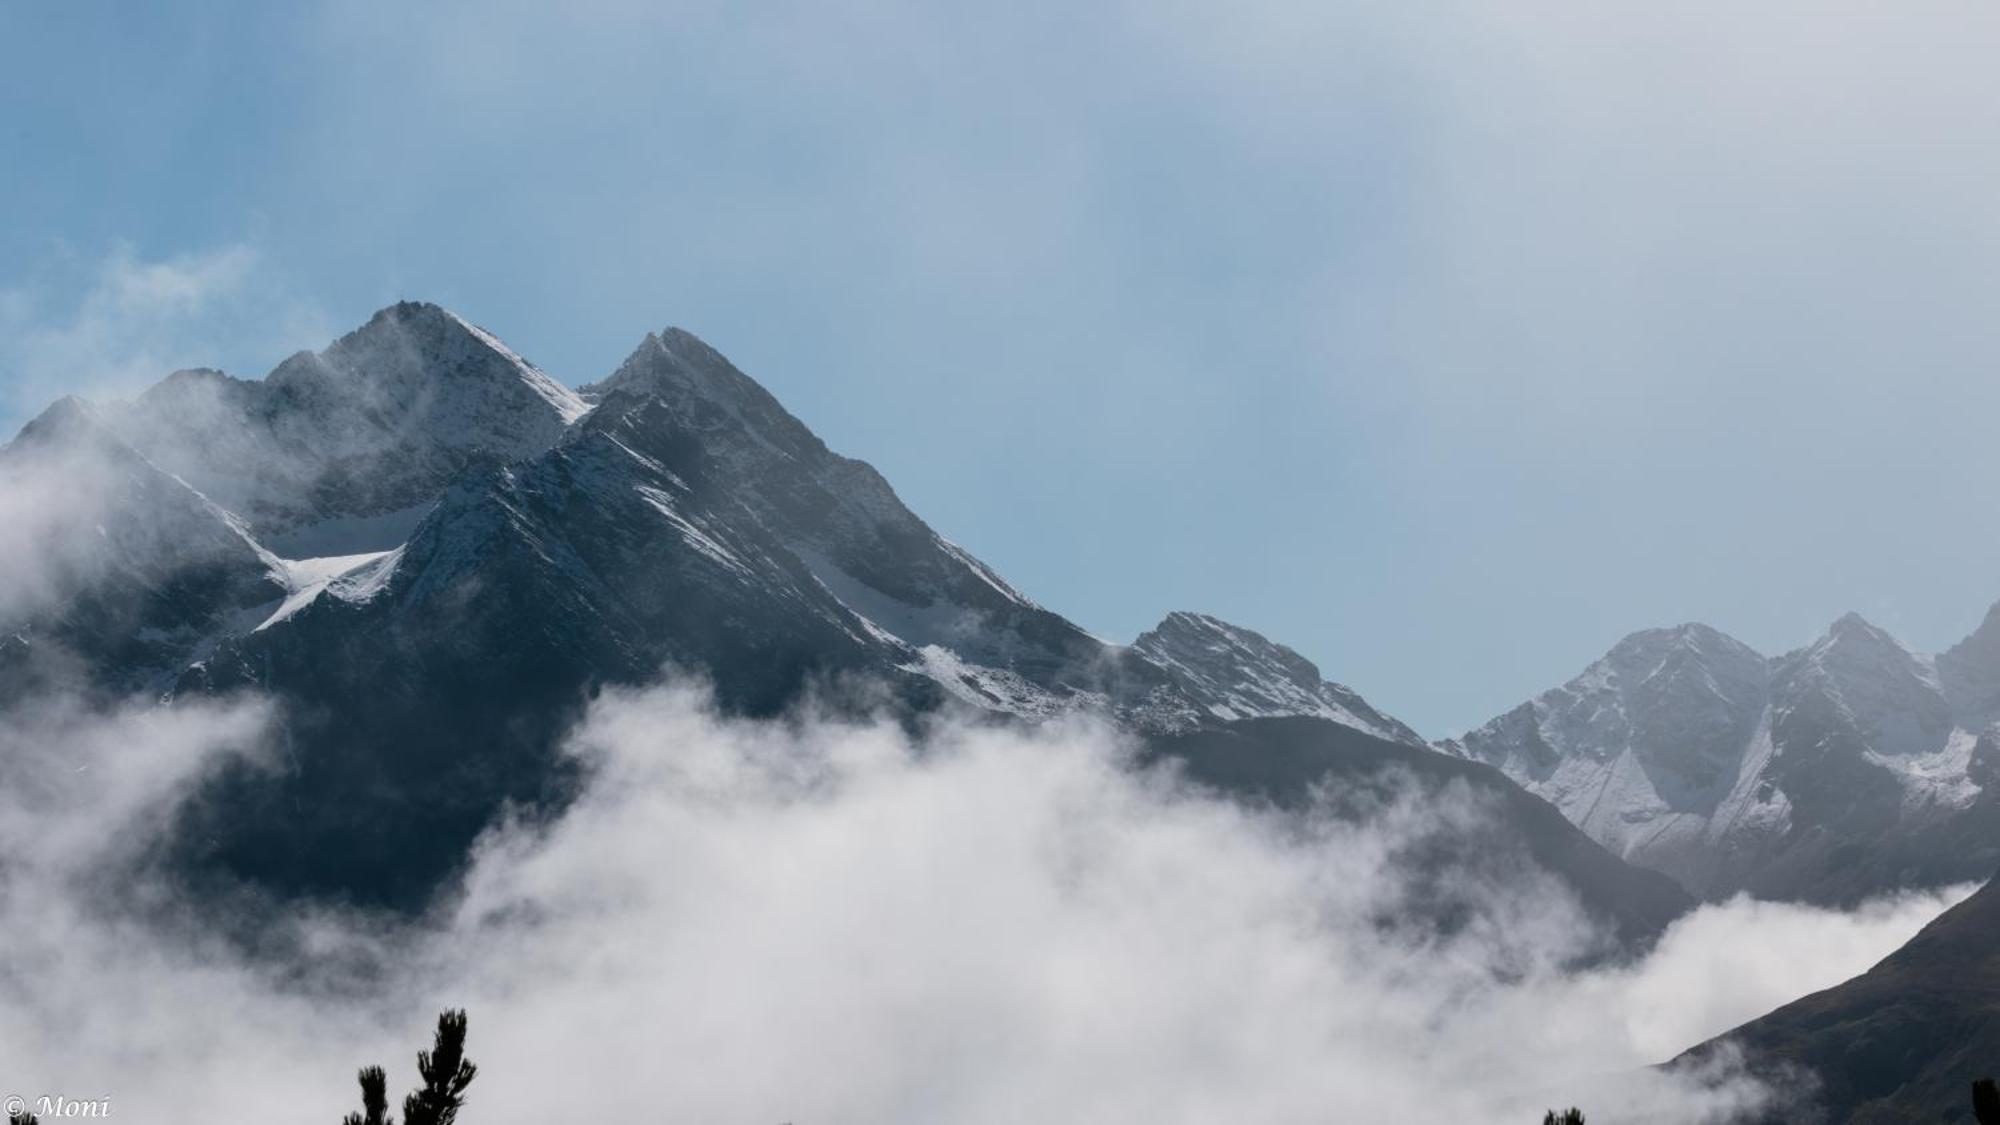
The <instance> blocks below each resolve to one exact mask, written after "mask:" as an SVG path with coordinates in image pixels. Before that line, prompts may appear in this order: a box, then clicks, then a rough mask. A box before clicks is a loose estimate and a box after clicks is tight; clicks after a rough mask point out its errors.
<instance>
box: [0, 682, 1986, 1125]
mask: <svg viewBox="0 0 2000 1125" xmlns="http://www.w3.org/2000/svg"><path fill="white" fill-rule="evenodd" d="M264 721H265V715H264V713H263V712H261V711H259V710H257V709H246V708H240V707H230V708H216V707H191V706H187V705H178V706H175V707H173V708H169V709H166V710H153V709H145V710H136V711H124V712H118V713H114V714H109V715H98V716H94V717H90V718H85V717H83V716H81V715H79V714H76V713H69V714H63V715H54V716H50V717H47V718H44V719H41V720H38V721H37V722H36V723H35V724H34V725H33V726H22V727H18V728H14V731H13V732H12V733H10V734H9V735H8V736H7V737H8V741H7V744H6V745H5V746H4V747H0V750H4V753H0V761H4V762H6V763H8V764H7V769H8V770H9V777H8V784H7V785H6V786H5V787H4V792H5V793H6V795H7V797H6V800H5V801H4V802H0V810H4V811H0V841H4V842H5V843H6V844H7V845H8V854H9V855H10V856H13V857H19V858H18V859H17V860H16V861H15V862H12V863H8V864H6V865H4V866H0V871H4V872H5V874H4V879H5V882H4V884H0V904H4V905H0V935H4V936H0V965H4V966H5V967H6V970H7V971H6V972H4V973H0V1002H4V1003H5V1005H6V1006H7V1008H8V1009H9V1011H10V1012H12V1013H14V1015H15V1018H10V1019H9V1020H7V1021H4V1022H0V1057H4V1058H6V1059H7V1060H8V1061H9V1075H8V1078H9V1080H10V1081H13V1082H16V1083H17V1084H21V1085H23V1086H24V1087H25V1088H26V1090H27V1091H28V1092H30V1093H33V1092H60V1093H65V1094H69V1095H71V1096H93V1097H96V1096H110V1097H112V1098H113V1099H114V1101H115V1102H116V1104H117V1105H118V1107H119V1112H120V1113H121V1114H123V1115H131V1116H136V1117H143V1119H145V1120H148V1121H160V1122H173V1121H195V1120H212V1119H213V1118H214V1116H215V1115H216V1113H218V1112H226V1114H227V1116H229V1117H232V1118H238V1119H245V1120H250V1119H293V1118H303V1117H308V1116H311V1115H313V1114H322V1115H326V1116H328V1117H332V1116H334V1115H336V1114H337V1112H340V1111H344V1110H345V1108H347V1103H348V1102H349V1101H350V1100H352V1099H351V1072H352V1070H353V1069H354V1068H355V1067H357V1066H359V1065H361V1064H362V1063H365V1062H372V1061H381V1062H384V1063H386V1064H388V1065H389V1066H390V1068H391V1080H392V1084H393V1083H395V1082H399V1081H401V1080H402V1079H403V1078H404V1077H407V1076H408V1061H407V1060H408V1057H409V1055H410V1051H411V1050H412V1049H413V1048H414V1047H415V1046H416V1045H418V1044H419V1042H420V1041H421V1040H422V1038H423V1036H424V1033H425V1026H426V1023H427V1021H428V1019H429V1018H430V1017H431V1016H432V1015H434V1013H435V1011H436V1010H437V1009H439V1008H441V1007H443V1006H446V1005H454V1006H456V1005H464V1006H467V1007H469V1008H470V1009H471V1011H472V1015H473V1034H472V1053H473V1057H474V1058H475V1059H477V1060H478V1061H479V1062H480V1063H481V1066H482V1075H481V1078H480V1080H479V1083H478V1085H477V1086H476V1087H475V1088H474V1094H475V1097H474V1101H473V1106H472V1108H471V1109H470V1110H468V1120H469V1121H478V1122H481V1123H482V1125H504V1123H506V1122H512V1121H521V1122H526V1121H531V1120H546V1119H547V1118H548V1117H550V1116H566V1117H573V1118H579V1119H585V1120H610V1119H652V1120H710V1121H746V1122H770V1123H776V1122H780V1121H800V1122H806V1121H848V1122H893V1121H908V1122H939V1121H950V1122H967V1123H978V1122H993V1123H1000V1122H1017V1121H1021V1120H1043V1121H1079V1122H1081V1121H1101V1120H1152V1121H1163V1122H1204V1121H1214V1120H1221V1119H1234V1120H1255V1121H1261V1122H1284V1121H1298V1122H1306V1121H1315V1122H1316V1121H1324V1120H1327V1119H1329V1117H1330V1116H1331V1117H1338V1118H1341V1119H1366V1118H1369V1117H1377V1116H1379V1117H1393V1118H1395V1119H1398V1120H1416V1121H1440V1122H1442V1121H1456V1120H1508V1119H1515V1118H1518V1119H1521V1120H1528V1119H1530V1118H1531V1117H1533V1116H1536V1115H1538V1114H1539V1112H1540V1108H1541V1104H1542V1103H1544V1102H1547V1103H1553V1102H1556V1101H1566V1100H1586V1101H1587V1103H1588V1108H1590V1109H1591V1111H1592V1112H1593V1114H1600V1115H1602V1116H1604V1117H1605V1118H1606V1119H1609V1120H1618V1121H1661V1122H1686V1121H1695V1120H1725V1119H1726V1113H1727V1112H1728V1111H1729V1110H1731V1109H1733V1108H1738V1107H1742V1106H1746V1105H1751V1104H1755V1103H1756V1102H1757V1101H1758V1099H1759V1098H1760V1097H1762V1096H1764V1091H1763V1090H1762V1088H1761V1087H1759V1086H1757V1085H1756V1084H1754V1083H1751V1082H1749V1081H1747V1080H1745V1079H1743V1078H1741V1077H1740V1076H1735V1075H1731V1074H1729V1073H1726V1072H1721V1073H1711V1074H1708V1075H1705V1076H1701V1077H1699V1078H1693V1077H1690V1078H1681V1079H1668V1078H1665V1077H1662V1076H1659V1075H1657V1074H1653V1073H1649V1072H1642V1071H1637V1070H1635V1068H1638V1067H1641V1066H1643V1065H1645V1064H1648V1063H1653V1062H1657V1061H1660V1060H1661V1059H1663V1058H1664V1057H1666V1056H1668V1055H1671V1054H1672V1053H1674V1052H1675V1051H1676V1050H1678V1049H1679V1048H1681V1047H1683V1046H1686V1045H1689V1044H1691V1043H1692V1042H1694V1041H1696V1040H1698V1039H1700V1038H1703V1037H1705V1036H1707V1035H1710V1034H1713V1033H1716V1032H1719V1031H1722V1030H1724V1029H1726V1028H1727V1027H1728V1026H1731V1025H1732V1024H1734V1023H1735V1022H1738V1021H1740V1020H1742V1019H1744V1018H1747V1017H1749V1016H1752V1015H1755V1014H1758V1013H1759V1012H1761V1011H1763V1010H1765V1009H1767V1008H1769V1007H1772V1006H1774V1005H1776V1004H1778V1003H1781V1002H1783V1001H1786V1000H1789V999H1791V998H1792V997H1793V996H1795V995H1797V994H1798V993H1799V992H1801V991H1804V990H1807V989H1811V988H1816V987H1821V986H1823V985H1826V984H1831V983H1833V982H1835V981H1837V980H1839V979H1841V978H1843V977H1845V976H1848V975H1851V974H1853V973H1855V972H1858V971H1859V970H1861V969H1862V968H1865V967H1866V965H1867V964H1869V963H1870V962H1871V961H1873V960H1874V959H1876V958H1878V957H1879V956H1881V955H1883V954H1885V953H1887V952H1888V951H1889V950H1890V949H1892V948H1893V947H1894V946H1896V945H1897V944H1899V943H1900V942H1902V941H1903V940H1904V939H1906V938H1907V937H1908V936H1909V935H1910V934H1911V933H1912V932H1914V930H1915V929H1916V928H1917V927H1918V926H1919V925H1920V924H1921V923H1922V922H1923V921H1924V920H1926V919H1927V918H1928V917H1930V916H1931V915H1932V914H1934V913H1935V912H1936V911H1938V910H1939V909H1941V908H1942V906H1943V905H1944V904H1945V903H1946V901H1947V898H1948V896H1914V897H1910V898H1907V899H1903V900H1899V901H1897V902H1894V903H1889V904H1880V905H1876V906H1871V907H1869V908H1866V909H1863V910H1861V911H1858V912H1856V913H1853V914H1846V915H1843V914H1834V913H1827V912H1821V911H1815V910H1809V909H1804V908H1794V907H1777V906H1770V905H1757V904H1751V903H1747V902H1737V903H1731V904H1728V905H1724V906H1720V907H1708V908H1704V909H1703V910H1701V911H1699V912H1698V913H1696V914H1695V915H1693V916H1691V917H1689V918H1688V919H1686V920H1684V921H1682V922H1681V923H1679V924H1677V925H1676V926H1675V927H1674V928H1673V929H1672V930H1671V931H1669V933H1668V934H1667V935H1666V937H1665V938H1664V940H1663V941H1662V942H1661V944H1660V946H1659V948H1658V950H1657V951H1656V952H1655V953H1654V954H1653V955H1652V956H1650V957H1649V958H1647V959H1646V960H1644V961H1643V962H1641V963H1638V964H1635V965H1631V966H1625V967H1611V968H1603V969H1599V970H1595V971H1591V972H1585V973H1580V974H1566V973H1564V972H1563V971H1562V970H1561V969H1560V968H1559V967H1558V966H1559V964H1560V962H1561V960H1562V959H1563V957H1564V955H1565V953H1566V952H1569V951H1574V950H1576V949H1578V948H1582V947H1585V946H1587V945H1588V943H1590V942H1591V941H1592V940H1594V938H1595V936H1596V935H1593V934H1591V933H1590V932H1589V931H1588V928H1587V926H1585V924H1584V923H1583V922H1582V920H1581V914H1580V912H1579V911H1578V910H1577V909H1576V907H1575V906H1574V904H1573V903H1571V902H1570V901H1568V899H1567V898H1566V897H1565V896H1564V895H1563V894H1562V893H1561V892H1560V890H1559V889H1558V888H1557V887H1556V886H1555V885H1554V884H1553V883H1551V882H1549V881H1546V880H1537V879H1526V880H1523V881H1522V882H1520V883H1519V884H1518V885H1504V886H1489V887H1484V888H1480V890H1479V899H1478V901H1479V904H1480V911H1479V914H1480V918H1479V921H1478V922H1477V923H1476V924H1474V925H1472V926H1469V927H1467V928H1466V929H1465V930H1464V931H1463V932H1461V933H1460V934H1459V935H1458V936H1456V937H1437V936H1435V935H1418V934H1416V933H1413V932H1412V931H1410V930H1408V929H1402V928H1397V927H1394V926H1389V927H1386V928H1385V927H1384V926H1383V925H1382V922H1381V920H1382V918H1383V917H1384V916H1385V914H1393V910H1385V908H1389V907H1393V905H1394V904H1395V903H1396V901H1397V898H1398V896H1399V894H1401V888H1402V881H1401V878H1400V875H1401V873H1400V872H1399V869H1398V866H1399V865H1398V859H1397V857H1398V855H1399V854H1401V853H1402V852H1403V851H1404V850H1406V849H1407V848H1408V846H1409V845H1411V844H1412V843H1413V842H1415V841H1418V840H1420V839H1421V838H1422V837H1423V835H1424V834H1425V833H1429V832H1439V831H1451V830H1453V828H1454V826H1458V825H1462V824H1463V823H1464V821H1465V819H1466V818H1469V817H1476V816H1479V815H1481V810H1480V809H1479V808H1478V807H1477V806H1476V805H1473V804H1470V803H1465V802H1461V801H1458V800H1455V799H1453V798H1452V797H1451V796H1450V795H1449V794H1438V793H1421V792H1414V791H1413V792H1411V793H1410V794H1409V795H1408V796H1407V797H1406V798H1405V799H1403V800H1402V801H1400V802H1397V803H1395V804H1393V805H1392V806H1391V807H1390V808H1388V809H1386V810H1385V811H1384V812H1383V814H1382V815H1381V816H1380V817H1378V818H1376V819H1373V820H1371V821H1369V822H1367V823H1365V824H1359V825H1357V824H1350V823H1345V822H1340V821H1334V820H1330V819H1327V820H1316V821H1309V822H1305V823H1301V822H1297V821H1284V820H1278V819H1273V818H1269V817H1266V816H1263V815H1260V814H1255V813H1252V812H1248V811H1245V810H1243V809H1241V808H1239V807H1237V806H1234V805H1232V804H1228V803H1224V802H1221V801H1218V800H1214V799H1210V798H1208V797H1204V796H1202V795H1200V794H1197V793H1194V792H1191V791H1189V790H1187V789H1186V788H1185V787H1183V786H1182V785H1180V784H1178V783H1177V782H1175V781H1174V780H1173V779H1172V777H1170V776H1169V775H1166V774H1162V773H1158V772H1153V773H1140V772H1135V771H1134V770H1133V769H1132V768H1131V766H1130V762H1129V758H1128V756H1127V753H1126V748H1125V747H1122V746H1121V745H1120V743H1119V740H1118V738H1117V737H1116V736H1114V735H1113V734H1112V733H1110V732H1108V731H1105V730H1103V729H1100V728H1097V727H1094V726H1092V725H1089V724H1087V723H1084V724H1075V725H1067V726H1060V727H1056V728H1050V729H1045V730H1041V731H1038V732H1021V731H1016V730H1002V729H991V728H980V727H969V726H963V725H957V724H950V723H947V724H942V725H939V726H937V727H936V728H935V729H932V730H930V731H928V732H926V733H924V734H923V735H921V736H916V737H913V736H911V735H909V734H907V733H905V732H904V731H903V730H902V729H901V728H899V727H897V726H894V725H888V724H874V723H857V722H852V721H841V720H834V719H824V718H808V717H794V718H792V719H789V720H785V721H772V722H749V721H738V720H731V719H725V718H721V717H718V716H717V715H716V714H715V713H714V712H713V711H712V710H711V709H710V707H709V706H708V705H707V703H706V701H705V700H704V698H703V696H702V695H701V693H700V692H699V691H696V690H693V689H687V688H663V689H660V690H656V691H651V692H645V693H634V694H625V695H617V696H613V697H609V698H607V699H605V700H604V701H602V702H601V703H600V704H599V705H598V706H597V707H596V708H594V710H593V711H592V713H591V715H590V717H589V718H588V720H587V721H586V723H585V724H584V726H583V728H582V729H581V730H580V731H579V733H578V734H577V736H576V738H575V739H574V742H573V749H574V750H575V752H577V753H579V754H581V755H583V756H584V757H585V758H586V759H587V760H588V761H589V762H590V764H591V766H592V777H593V780H592V782H591V784H590V786H589V788H588V790H587V792H586V793H585V795H584V796H583V798H582V799H581V801H580V802H579V803H578V804H577V805H576V806H575V807H574V808H573V809H572V810H571V811H570V812H569V814H568V815H566V816H565V817H564V818H562V819H561V820H560V821H558V822H557V823H555V824H554V825H553V826H551V827H548V828H546V829H544V830H533V831H531V830H528V829H525V828H521V829H503V830H499V831H496V832H494V833H493V834H491V835H490V836H489V837H488V839H487V840H486V841H485V843H484V844H483V845H482V847H481V849H480V852H479V856H478V859H477V861H476V863H475V865H474V867H473V869H472V871H471V874H470V876H469V879H468V882H467V885H466V890H465V893H464V895H463V898H462V900H460V901H458V902H456V903H455V905H453V906H452V907H451V908H450V909H448V910H447V911H446V912H445V913H444V914H443V915H441V916H439V917H435V918H433V919H431V920H429V921H427V922H426V923H424V924H423V925H421V926H418V927H416V928H414V929H412V928H410V927H408V926H404V925H397V926H385V925H382V924H377V923H371V922H368V921H366V920H364V919H359V918H355V917H349V916H343V915H340V914H337V913H331V914H330V913H325V912H318V913H314V914H313V915H311V916H310V917H301V916H298V915H294V916H292V918H291V920H290V921H289V922H286V923H284V926H285V927H286V928H287V929H288V930H289V931H290V938H289V939H288V943H289V948H291V949H293V951H294V952H293V953H290V954H287V955H285V956H283V957H278V958H275V959H274V957H273V956H272V955H269V954H264V955H259V956H257V957H247V956H245V955H242V954H241V953H239V952H233V951H232V948H233V947H224V946H222V945H220V944H218V943H216V942H214V941H212V940H209V939H206V938H204V937H202V936H201V935H202V934H204V933H205V932H206V931H205V930H204V929H203V927H201V926H200V925H199V924H198V923H199V919H198V918H189V917H187V916H186V915H185V914H184V913H179V912H177V911H176V910H175V909H174V900H173V899H172V898H171V896H166V895H165V894H164V892H163V890H162V884H160V883H158V882H157V881H154V880H152V879H151V878H149V877H148V876H146V875H145V874H144V865H143V863H141V862H140V859H141V857H142V854H143V853H142V852H138V851H135V850H134V849H135V848H139V847H141V846H142V845H143V843H144V841H146V840H148V839H151V838H153V836H154V834H155V833H156V832H157V831H159V830H160V829H161V828H162V826H163V824H164V823H165V821H164V820H163V819H162V813H161V810H162V809H166V808H170V807H171V805H172V802H173V800H174V799H175V797H176V796H177V795H178V794H180V793H182V792H184V791H185V789H186V787H187V786H188V785H189V784H191V783H192V782H193V781H195V780H197V779H198V778H199V777H200V776H202V774H203V771H204V770H205V769H207V768H210V767H211V766H212V765H213V763H214V762H215V761H216V760H217V758H216V755H218V754H223V755H227V754H233V753H238V752H241V750H242V748H243V747H245V745H246V744H248V743H251V742H254V737H253V736H254V733H255V732H256V731H257V730H258V729H259V724H260V723H262V722H264ZM135 904H138V905H140V906H143V909H135V908H134V906H135ZM1778 933H1782V935H1783V937H1784V940H1782V941H1774V940H1772V935H1774V934H1778ZM1753 936H1754V938H1755V940H1750V939H1751V938H1752V937H1753ZM298 950H305V951H307V952H305V953H303V954H300V953H298V952H297V951H298ZM356 966H360V967H361V968H362V969H364V970H366V971H356ZM356 981H367V982H369V983H366V984H357V983H355V982H356ZM23 1014H26V1017H27V1018H22V1017H23ZM399 1068H401V1069H400V1070H399ZM225 1107H226V1109H225Z"/></svg>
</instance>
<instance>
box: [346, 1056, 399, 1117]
mask: <svg viewBox="0 0 2000 1125" xmlns="http://www.w3.org/2000/svg"><path fill="white" fill-rule="evenodd" d="M360 1078H361V1112H360V1113H350V1114H348V1115H347V1119H346V1120H345V1121H343V1122H341V1125H390V1121H389V1117H388V1113H389V1094H388V1086H389V1076H388V1075H386V1074H384V1073H383V1072H382V1068H381V1067H379V1066H364V1067H362V1068H361V1075H360Z"/></svg>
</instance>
